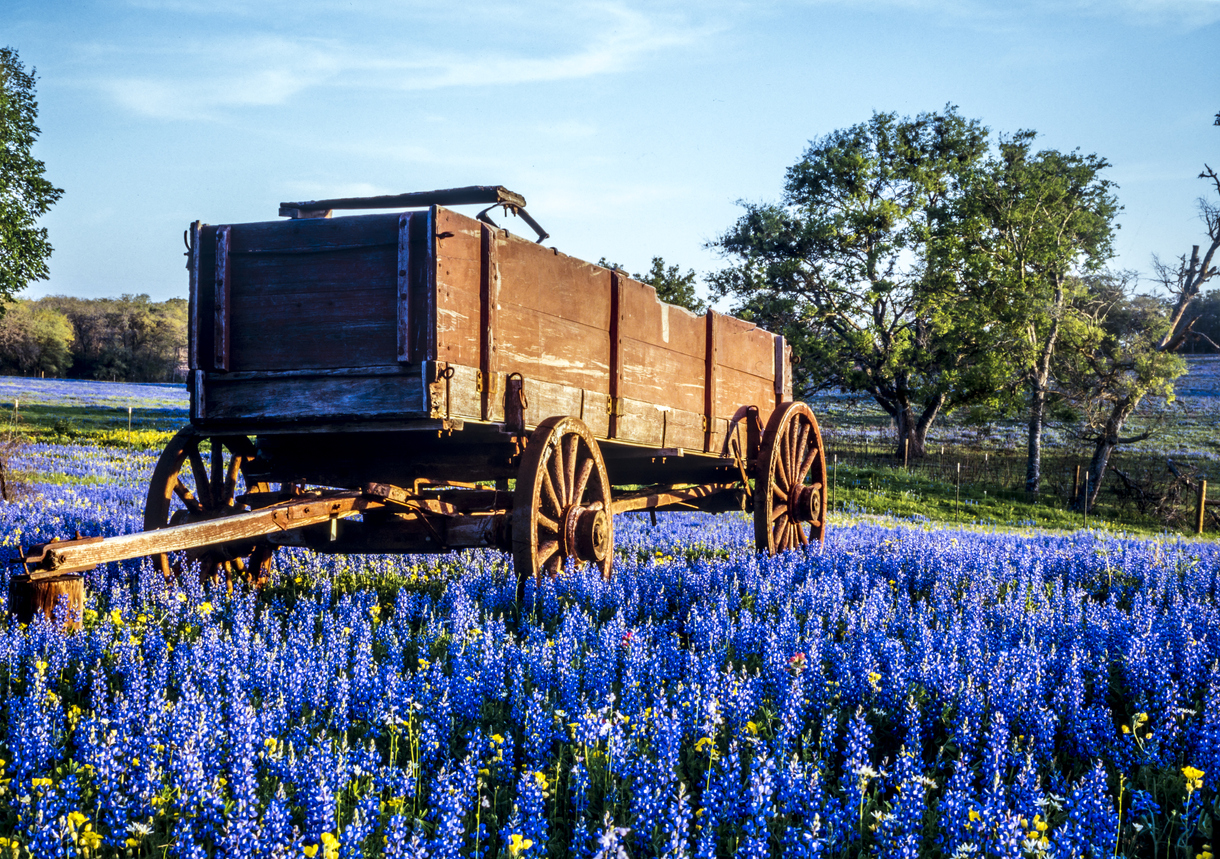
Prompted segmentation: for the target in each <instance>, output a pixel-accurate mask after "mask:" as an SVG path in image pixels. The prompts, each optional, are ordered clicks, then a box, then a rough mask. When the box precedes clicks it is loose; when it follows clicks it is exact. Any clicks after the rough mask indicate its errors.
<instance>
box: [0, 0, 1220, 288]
mask: <svg viewBox="0 0 1220 859" xmlns="http://www.w3.org/2000/svg"><path fill="white" fill-rule="evenodd" d="M0 7H2V8H3V14H2V15H0V44H5V45H10V46H12V47H14V48H16V49H17V50H18V51H19V53H20V55H21V58H22V59H23V61H24V62H25V63H26V65H27V67H29V66H31V65H32V66H35V67H37V71H38V75H39V90H38V94H39V102H40V125H41V127H42V132H43V133H42V138H41V139H40V141H39V143H38V148H37V151H38V155H39V157H41V158H42V159H43V160H44V161H45V162H46V164H47V170H48V176H49V177H50V178H51V180H52V181H54V182H55V183H56V184H57V185H59V186H61V187H62V188H64V190H65V193H64V197H63V199H62V201H61V202H60V203H59V204H58V205H57V206H56V207H55V208H54V209H53V210H52V213H51V214H50V215H49V216H48V217H47V218H46V219H45V225H46V226H47V227H48V228H49V230H50V233H51V241H52V243H53V244H54V246H55V254H54V256H53V257H52V260H51V266H50V267H51V278H50V280H49V281H45V282H41V283H38V284H35V285H34V286H33V287H32V288H31V289H30V290H29V291H28V292H27V293H26V294H27V295H28V296H38V295H45V294H51V293H62V294H71V295H87V296H107V295H118V294H120V293H148V294H149V295H151V296H152V297H153V298H156V299H164V298H169V297H173V296H185V295H186V288H187V279H186V272H185V270H184V269H183V257H182V251H183V245H182V231H183V230H184V229H185V228H186V226H187V225H188V224H189V223H190V222H191V221H193V220H196V219H200V220H203V221H205V222H207V223H238V222H243V221H256V220H271V219H274V218H275V217H276V209H277V204H278V203H279V202H280V201H281V200H296V199H317V198H323V197H335V196H346V195H364V194H382V193H397V192H403V191H412V190H428V189H433V188H446V187H452V186H457V185H471V184H502V185H506V186H507V187H509V188H511V189H513V190H515V191H518V192H519V193H521V194H523V195H524V196H525V197H526V198H527V200H528V201H529V210H530V212H531V214H533V215H534V217H535V218H537V219H538V220H539V221H540V222H541V223H542V225H543V226H544V227H546V229H547V230H548V231H549V232H550V233H551V236H552V238H550V239H548V241H547V244H554V245H555V246H556V247H558V248H559V249H560V250H562V251H564V252H566V253H570V254H572V255H574V256H578V257H582V258H585V259H590V260H597V259H598V258H599V257H602V256H605V257H606V258H608V259H610V260H612V261H615V262H618V263H620V264H622V265H624V266H625V267H627V268H628V269H630V270H631V271H643V270H645V269H647V267H648V264H649V260H650V259H651V257H652V256H654V255H661V256H663V257H665V259H666V260H667V261H668V262H672V263H677V264H679V265H681V266H682V267H683V269H686V268H694V269H695V270H697V271H698V272H700V273H701V274H702V273H704V272H707V271H710V270H714V269H715V268H718V267H719V266H720V265H721V264H722V262H721V260H720V259H719V258H718V257H717V256H716V254H715V253H714V252H712V251H710V250H708V249H707V248H706V247H705V244H706V242H707V241H708V240H710V239H713V238H715V237H716V236H717V235H718V234H719V233H721V232H723V231H724V230H725V229H726V228H727V227H728V226H729V225H730V224H731V223H732V222H733V221H734V219H735V218H736V217H737V215H738V213H739V211H740V209H739V208H738V206H737V201H739V200H750V201H764V200H773V199H776V198H777V197H778V195H779V193H780V190H781V186H782V181H783V174H784V170H785V169H786V168H787V167H788V166H790V165H791V164H792V163H793V162H795V161H796V160H797V159H798V158H799V157H800V155H801V153H802V151H803V150H804V149H805V147H806V146H807V144H808V142H809V141H810V140H811V139H814V138H817V137H819V136H821V135H824V134H826V133H828V132H830V131H832V130H834V129H836V128H841V127H845V126H848V125H852V124H854V123H857V122H861V121H863V120H865V119H867V118H868V117H869V116H870V115H871V113H872V112H873V111H874V110H878V111H897V112H899V113H900V114H915V113H919V112H921V111H928V110H938V109H940V108H942V107H943V106H944V105H945V104H947V103H953V104H956V105H958V106H959V110H960V112H961V113H962V114H963V115H964V116H967V117H971V118H978V119H981V120H982V121H983V122H984V123H985V124H987V125H988V126H989V127H990V128H991V129H992V130H993V131H995V132H1013V131H1017V130H1019V129H1023V128H1032V129H1036V130H1037V131H1038V132H1039V134H1040V142H1041V143H1042V145H1044V146H1046V147H1048V148H1057V149H1065V150H1069V149H1075V148H1077V147H1079V148H1080V149H1081V150H1082V151H1084V152H1096V153H1097V154H1099V155H1102V156H1104V157H1105V158H1107V159H1108V160H1109V161H1110V162H1111V163H1112V164H1113V167H1112V168H1111V169H1110V171H1109V173H1108V175H1109V177H1110V178H1111V179H1113V180H1114V181H1115V182H1117V183H1118V185H1119V191H1118V194H1119V199H1120V201H1121V202H1122V204H1123V205H1124V207H1125V209H1124V211H1123V213H1122V215H1121V217H1120V222H1121V224H1122V229H1121V231H1120V232H1119V234H1118V240H1117V249H1118V257H1117V259H1116V260H1115V261H1114V265H1115V266H1117V267H1123V268H1130V269H1136V270H1139V271H1142V272H1148V271H1150V258H1151V255H1152V254H1153V253H1159V254H1160V255H1161V256H1162V258H1172V257H1175V256H1177V255H1179V254H1181V253H1184V252H1187V251H1189V247H1190V245H1191V244H1193V243H1199V242H1200V241H1201V239H1202V237H1203V228H1202V224H1201V223H1200V222H1199V220H1198V218H1197V217H1196V208H1195V201H1196V199H1197V198H1198V197H1199V196H1200V195H1201V194H1203V193H1204V192H1205V191H1206V190H1207V189H1206V186H1205V185H1204V183H1203V182H1202V181H1201V180H1199V179H1197V178H1196V177H1197V175H1198V173H1199V171H1200V169H1201V168H1202V165H1203V163H1204V162H1208V163H1211V164H1212V166H1215V167H1217V168H1220V128H1216V127H1214V126H1213V125H1212V121H1213V118H1214V116H1215V114H1216V112H1217V111H1218V110H1220V60H1218V59H1217V53H1218V52H1217V47H1220V0H1044V2H1043V1H1042V0H1033V2H1027V0H1014V2H1010V3H991V2H981V0H980V2H975V0H892V2H883V0H855V2H832V0H810V2H754V3H743V2H721V0H706V2H699V3H667V2H648V3H632V2H616V0H607V2H591V3H586V2H579V0H568V1H567V2H514V3H486V4H484V3H479V2H471V0H463V2H461V3H450V4H446V3H437V2H435V0H432V2H428V3H417V2H373V0H351V2H344V3H324V2H312V0H292V2H280V0H267V2H230V0H75V2H65V1H64V0H32V2H28V0H0ZM507 225H508V226H510V228H512V224H511V223H510V224H507ZM521 232H523V233H525V232H527V230H525V229H524V228H522V229H521Z"/></svg>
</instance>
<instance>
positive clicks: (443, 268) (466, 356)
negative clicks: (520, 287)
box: [436, 209, 487, 367]
mask: <svg viewBox="0 0 1220 859" xmlns="http://www.w3.org/2000/svg"><path fill="white" fill-rule="evenodd" d="M484 229H487V226H486V225H485V224H482V223H480V222H479V221H476V220H474V219H473V218H467V217H465V216H464V215H460V214H458V213H457V212H450V211H448V210H447V209H438V210H437V212H436V235H437V238H436V254H437V256H436V324H437V331H436V344H437V357H438V360H441V361H447V362H449V363H452V364H463V365H466V366H470V367H478V366H480V365H481V359H480V349H481V341H482V336H481V316H482V304H481V299H482V289H481V287H482V284H483V280H484V278H485V276H486V272H484V271H483V268H484V261H483V253H482V245H483V236H482V233H483V230H484Z"/></svg>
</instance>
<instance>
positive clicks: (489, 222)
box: [475, 203, 551, 245]
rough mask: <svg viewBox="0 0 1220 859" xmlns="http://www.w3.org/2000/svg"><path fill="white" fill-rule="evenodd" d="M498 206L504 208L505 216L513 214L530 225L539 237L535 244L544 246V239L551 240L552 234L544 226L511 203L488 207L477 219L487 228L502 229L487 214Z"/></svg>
mask: <svg viewBox="0 0 1220 859" xmlns="http://www.w3.org/2000/svg"><path fill="white" fill-rule="evenodd" d="M496 206H502V207H503V208H504V212H505V214H507V213H509V212H512V213H513V214H514V215H516V216H517V217H518V218H520V219H521V220H523V221H525V222H526V223H527V224H529V226H530V229H532V230H533V231H534V233H535V234H536V235H537V236H538V240H537V241H536V242H535V244H539V245H540V244H542V242H543V240H544V239H549V238H550V237H551V234H550V233H548V232H547V231H546V230H544V229H542V226H541V225H540V224H539V223H538V222H537V221H535V220H534V219H533V217H532V216H531V215H530V213H529V212H527V211H525V207H524V206H514V205H512V204H511V203H496V204H494V205H491V206H488V207H487V208H486V209H484V210H483V211H481V212H479V213H478V214H477V215H475V217H476V218H478V219H479V220H480V221H482V222H483V223H485V224H487V226H489V227H491V228H492V229H493V230H498V229H500V225H499V224H497V223H496V222H495V221H493V220H492V219H491V215H489V214H487V213H488V212H490V211H491V210H492V209H494V208H496Z"/></svg>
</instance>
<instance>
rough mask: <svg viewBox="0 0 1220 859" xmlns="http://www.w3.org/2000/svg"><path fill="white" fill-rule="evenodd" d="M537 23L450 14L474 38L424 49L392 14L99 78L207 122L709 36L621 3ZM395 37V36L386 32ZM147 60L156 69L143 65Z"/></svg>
mask: <svg viewBox="0 0 1220 859" xmlns="http://www.w3.org/2000/svg"><path fill="white" fill-rule="evenodd" d="M132 2H133V4H138V5H139V6H140V7H142V8H147V7H150V6H152V7H156V9H157V10H159V11H162V12H170V13H180V14H187V13H192V12H196V11H198V9H197V5H196V4H194V3H193V2H191V0H132ZM548 11H552V12H553V11H556V9H551V8H550V7H548ZM493 17H494V16H493ZM539 19H541V20H548V19H547V18H546V17H545V16H539V18H535V17H534V16H532V15H529V14H522V12H521V10H520V9H518V11H517V13H516V14H514V15H512V16H501V18H500V20H498V21H493V24H498V25H500V26H501V27H502V28H503V29H502V30H499V31H495V32H485V33H484V36H483V38H482V39H481V40H480V39H478V37H477V36H475V35H472V34H471V33H467V32H460V33H459V32H458V31H457V30H455V29H454V28H453V26H452V25H453V22H452V21H447V22H442V24H443V25H445V26H442V27H441V32H440V35H442V36H444V35H446V33H447V34H448V36H449V37H450V40H451V41H453V42H455V43H460V42H466V43H470V42H471V41H475V42H476V44H477V43H478V42H479V41H481V42H483V43H485V44H477V46H476V47H466V48H463V49H444V48H440V49H438V48H437V47H435V45H436V44H437V42H438V41H444V39H443V38H442V39H438V38H436V36H437V32H436V30H435V27H436V26H437V22H436V21H435V20H428V21H424V22H422V24H424V25H426V26H417V27H413V26H410V25H411V24H412V23H413V22H409V21H408V22H404V21H402V20H395V21H393V22H391V23H392V24H393V25H394V26H389V25H387V26H386V27H385V29H386V32H387V35H384V36H381V37H380V38H378V39H376V40H375V42H374V43H369V42H368V41H366V40H356V39H351V38H346V39H341V38H327V39H322V38H315V37H293V36H278V35H277V36H265V37H242V38H238V39H235V40H231V41H228V42H224V41H221V42H220V44H217V43H216V42H213V41H206V40H202V39H201V40H199V41H196V42H194V43H192V44H189V45H187V46H185V47H182V46H180V45H177V44H176V45H175V46H174V47H173V49H172V50H165V51H161V50H156V49H153V50H150V51H149V52H148V54H146V55H145V57H144V58H143V61H142V62H141V61H140V60H139V59H138V58H137V61H136V69H135V70H134V71H133V73H130V74H126V75H111V76H106V77H104V78H102V79H101V80H100V81H99V84H98V85H99V86H100V87H101V88H102V90H103V91H105V92H106V93H108V94H109V95H110V96H111V97H112V98H113V99H114V100H115V101H116V102H117V103H118V104H119V105H120V106H121V107H123V108H125V109H127V110H129V111H132V112H134V113H137V114H140V115H144V116H151V117H160V118H166V119H216V118H219V117H220V116H221V115H223V113H224V112H225V111H226V110H231V109H241V108H245V107H265V106H271V105H280V104H286V103H288V102H290V101H292V100H293V99H296V98H298V97H301V96H302V95H303V94H305V93H307V92H309V91H312V90H315V89H316V88H318V87H323V86H340V87H343V88H345V89H348V90H350V91H361V90H364V91H369V90H378V89H388V90H396V91H423V90H436V89H443V88H469V87H495V86H513V85H518V84H527V83H541V82H553V81H564V80H576V79H582V78H588V77H593V76H598V75H610V74H615V73H619V72H622V71H625V70H627V69H630V68H632V67H634V66H636V65H638V64H639V63H640V62H642V61H644V60H646V58H648V57H649V56H652V55H656V54H658V53H660V52H663V51H666V50H670V49H673V48H677V47H681V46H683V45H688V44H691V43H693V42H696V41H698V40H700V39H702V38H705V37H706V36H708V35H709V34H710V33H712V32H714V31H715V27H712V26H708V25H696V24H692V23H690V22H689V21H688V19H687V18H686V17H685V16H681V15H677V14H666V13H661V12H652V11H650V12H647V13H646V12H641V11H639V10H636V9H633V8H631V7H629V6H627V5H624V4H622V3H605V2H602V3H594V4H585V5H580V6H577V7H575V8H573V9H568V10H567V11H566V12H565V14H563V15H561V16H558V17H554V18H550V19H549V20H552V21H561V22H562V23H552V24H550V25H540V24H539V23H538V20H539ZM365 23H366V24H367V23H368V22H365ZM374 29H376V28H374ZM493 30H494V27H493ZM517 30H519V31H520V32H516V31H517ZM396 33H403V34H404V35H402V36H401V38H395V35H394V34H396ZM514 34H516V35H518V36H519V38H514ZM457 36H460V38H458V37H457ZM513 45H521V46H523V47H518V48H513V47H511V46H513ZM150 66H151V67H155V68H156V71H145V70H144V69H146V68H148V67H150Z"/></svg>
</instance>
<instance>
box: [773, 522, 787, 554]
mask: <svg viewBox="0 0 1220 859" xmlns="http://www.w3.org/2000/svg"><path fill="white" fill-rule="evenodd" d="M787 531H788V525H787V523H786V522H782V521H781V522H777V523H775V524H773V525H772V526H771V545H772V546H774V547H775V551H777V552H782V551H783V550H784V546H783V537H784V534H786V533H787Z"/></svg>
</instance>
